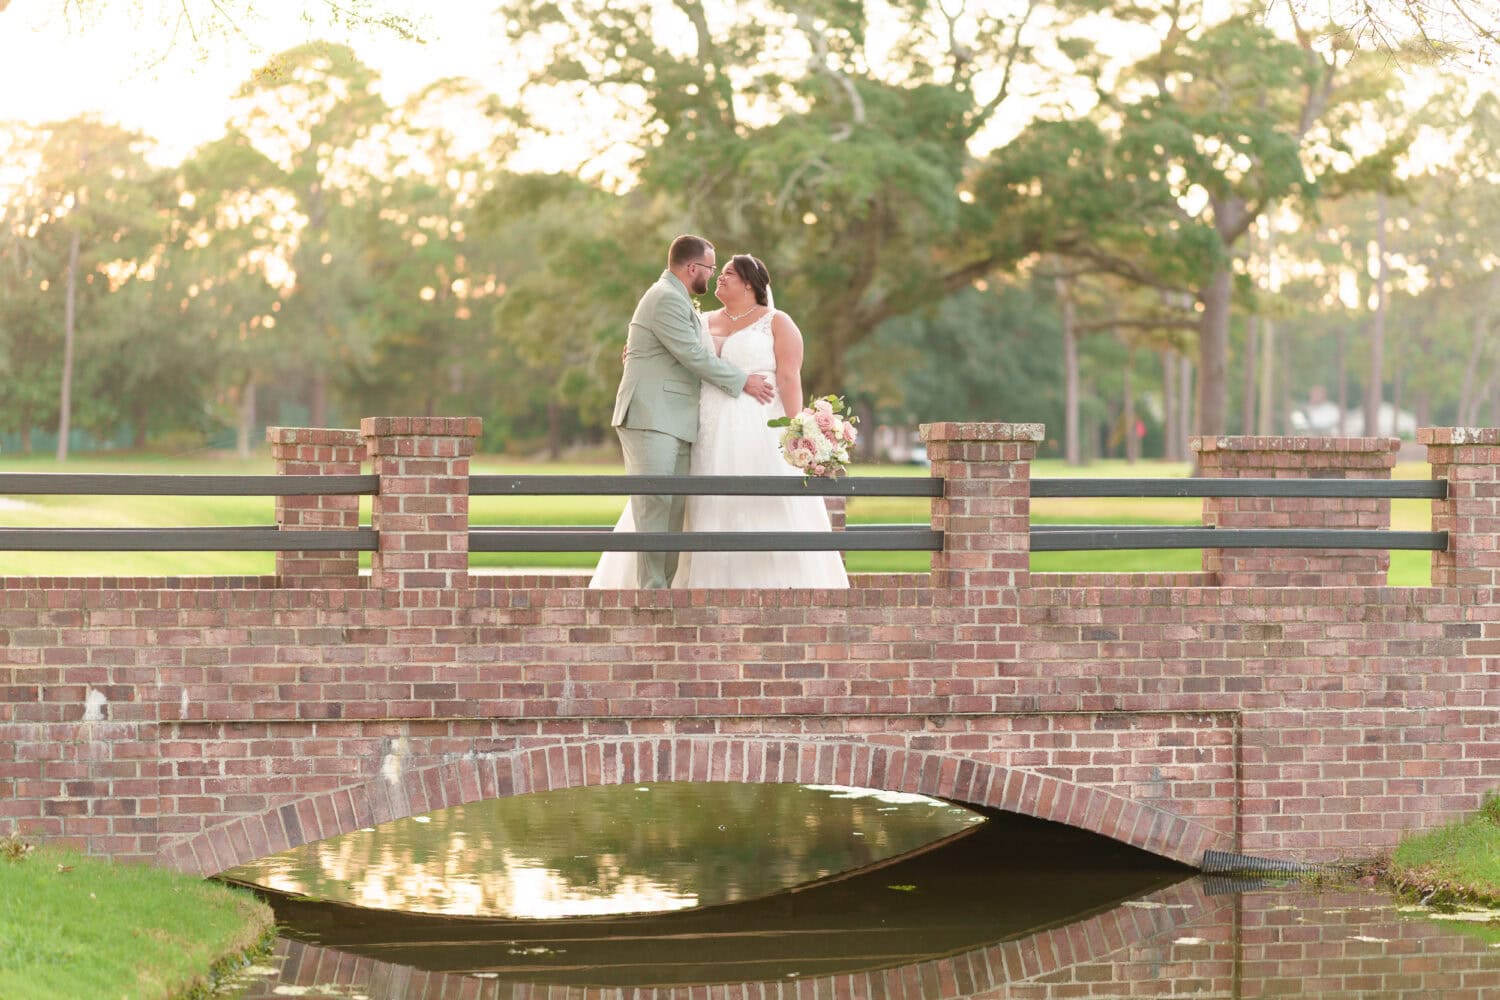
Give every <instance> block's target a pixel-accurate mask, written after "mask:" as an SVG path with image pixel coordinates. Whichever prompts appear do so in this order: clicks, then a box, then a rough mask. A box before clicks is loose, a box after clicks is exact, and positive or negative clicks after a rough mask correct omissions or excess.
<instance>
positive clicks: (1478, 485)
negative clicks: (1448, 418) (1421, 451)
mask: <svg viewBox="0 0 1500 1000" xmlns="http://www.w3.org/2000/svg"><path fill="white" fill-rule="evenodd" d="M1417 441H1418V442H1419V443H1420V444H1423V445H1426V446H1427V462H1428V464H1429V465H1430V466H1431V467H1432V477H1433V478H1434V479H1446V480H1447V481H1448V495H1447V497H1446V498H1444V499H1442V500H1434V501H1433V502H1432V530H1433V531H1446V532H1448V548H1447V549H1446V550H1445V551H1441V552H1434V553H1433V554H1432V582H1433V583H1434V584H1435V585H1445V586H1465V587H1494V586H1496V585H1497V584H1500V428H1495V427H1423V428H1419V429H1418V431H1417Z"/></svg>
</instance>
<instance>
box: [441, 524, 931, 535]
mask: <svg viewBox="0 0 1500 1000" xmlns="http://www.w3.org/2000/svg"><path fill="white" fill-rule="evenodd" d="M926 527H927V525H926V524H923V523H915V522H909V523H905V524H851V525H848V526H847V527H845V528H844V529H843V530H845V531H852V532H855V533H858V532H861V531H910V530H912V529H914V528H915V529H922V528H926ZM614 530H615V529H614V527H613V525H608V524H476V525H473V526H471V527H470V528H469V531H470V533H471V534H474V533H482V532H487V531H597V532H609V531H614Z"/></svg>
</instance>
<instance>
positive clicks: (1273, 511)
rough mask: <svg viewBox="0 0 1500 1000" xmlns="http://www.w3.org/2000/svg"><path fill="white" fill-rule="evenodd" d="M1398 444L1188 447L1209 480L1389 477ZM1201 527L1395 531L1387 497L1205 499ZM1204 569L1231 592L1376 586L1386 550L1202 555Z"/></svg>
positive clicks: (1346, 441) (1384, 572) (1294, 441)
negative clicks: (1260, 588)
mask: <svg viewBox="0 0 1500 1000" xmlns="http://www.w3.org/2000/svg"><path fill="white" fill-rule="evenodd" d="M1400 443H1401V442H1400V441H1399V439H1397V438H1318V437H1194V438H1190V439H1189V442H1188V444H1189V447H1190V448H1191V449H1192V450H1193V451H1195V452H1196V453H1197V455H1198V466H1199V469H1200V470H1201V474H1202V475H1203V477H1204V478H1209V479H1215V478H1218V479H1246V478H1266V479H1288V478H1297V479H1306V478H1320V479H1389V478H1390V476H1391V469H1392V468H1393V467H1394V466H1395V463H1396V451H1397V449H1398V448H1399V447H1400ZM1203 524H1204V525H1205V526H1208V527H1215V528H1311V529H1340V528H1359V529H1364V530H1384V529H1388V528H1389V527H1390V525H1391V502H1390V500H1389V499H1382V498H1328V497H1316V498H1308V497H1206V498H1204V500H1203ZM1203 569H1204V572H1206V573H1212V574H1214V575H1215V577H1216V578H1217V580H1218V583H1219V584H1220V585H1221V586H1226V587H1322V586H1379V585H1382V584H1384V583H1385V582H1386V578H1387V576H1388V574H1389V571H1390V553H1389V552H1388V551H1386V550H1355V549H1272V548H1254V549H1204V550H1203Z"/></svg>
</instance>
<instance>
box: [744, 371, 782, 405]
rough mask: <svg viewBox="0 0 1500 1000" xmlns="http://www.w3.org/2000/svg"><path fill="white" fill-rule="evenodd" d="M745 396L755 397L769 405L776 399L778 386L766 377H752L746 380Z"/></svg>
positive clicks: (757, 375)
mask: <svg viewBox="0 0 1500 1000" xmlns="http://www.w3.org/2000/svg"><path fill="white" fill-rule="evenodd" d="M745 395H747V396H754V397H755V398H756V399H758V400H760V401H761V402H762V403H769V402H770V401H771V400H773V399H775V398H776V386H775V385H773V384H772V383H771V380H770V379H768V378H766V377H765V376H764V375H760V374H755V375H751V376H750V377H749V378H747V379H746V380H745Z"/></svg>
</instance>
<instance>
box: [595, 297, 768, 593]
mask: <svg viewBox="0 0 1500 1000" xmlns="http://www.w3.org/2000/svg"><path fill="white" fill-rule="evenodd" d="M701 322H702V320H701V319H700V318H699V317H698V313H697V310H695V309H694V308H693V300H692V298H691V297H690V296H689V295H688V290H687V286H686V285H684V284H683V283H682V282H681V281H680V280H679V279H678V278H677V276H676V275H675V274H673V273H672V272H671V271H663V272H662V274H661V278H660V279H658V280H657V282H656V284H654V285H652V286H651V287H650V288H648V289H647V290H646V294H644V295H642V296H641V301H640V302H639V303H638V304H637V305H636V307H635V315H634V316H632V317H631V318H630V332H629V334H628V336H627V338H626V341H625V375H624V377H623V378H621V379H620V391H619V392H618V393H617V394H616V395H615V414H614V419H613V421H612V422H613V424H614V426H615V432H616V433H618V434H619V435H620V447H621V449H622V450H623V451H624V453H625V471H626V472H627V473H629V474H630V475H632V476H685V475H687V472H688V457H689V454H690V449H691V447H692V444H693V442H694V441H696V440H697V438H698V392H699V390H700V389H701V388H702V384H703V383H704V382H707V383H709V384H710V385H714V386H717V387H718V388H720V389H722V390H724V391H725V392H727V393H729V394H730V395H731V396H738V395H739V394H740V392H741V391H743V390H744V388H745V381H746V379H747V378H748V375H747V374H746V373H745V372H742V371H740V370H739V369H738V368H736V367H734V366H733V365H731V364H729V363H728V362H726V361H721V360H720V359H719V358H718V357H717V356H715V354H714V353H713V351H711V350H709V348H708V346H707V345H706V344H705V343H704V340H703V335H702V332H701V328H700V326H699V324H700V323H701ZM684 506H685V498H684V497H680V496H672V497H666V496H632V497H631V498H630V511H631V517H632V518H633V520H634V521H635V530H636V531H680V530H682V512H683V507H684ZM636 567H637V574H638V582H639V586H640V587H641V588H643V589H646V588H660V587H666V586H668V585H669V584H670V583H671V581H672V574H673V573H675V572H676V571H677V553H675V552H642V553H640V554H639V556H638V557H637V559H636Z"/></svg>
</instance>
